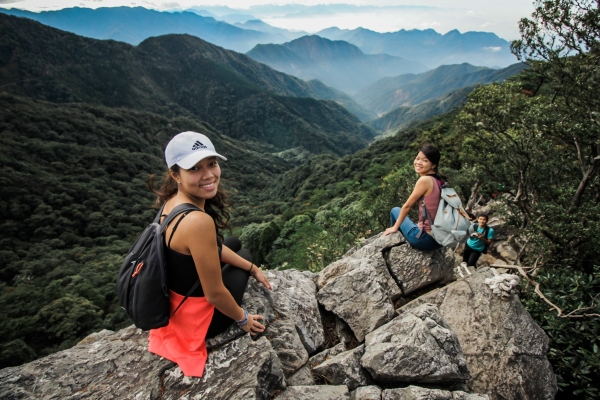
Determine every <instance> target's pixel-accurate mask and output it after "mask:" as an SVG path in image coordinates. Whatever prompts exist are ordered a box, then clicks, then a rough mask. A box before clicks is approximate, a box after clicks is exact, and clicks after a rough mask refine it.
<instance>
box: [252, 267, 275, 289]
mask: <svg viewBox="0 0 600 400" xmlns="http://www.w3.org/2000/svg"><path fill="white" fill-rule="evenodd" d="M250 275H252V277H253V278H254V279H256V280H257V281H258V282H260V283H262V284H263V286H264V287H266V288H267V289H269V290H273V288H272V287H271V283H270V282H269V280H268V279H267V277H266V275H265V274H264V273H263V272H262V271H261V269H260V268H258V267H257V266H254V268H252V271H250Z"/></svg>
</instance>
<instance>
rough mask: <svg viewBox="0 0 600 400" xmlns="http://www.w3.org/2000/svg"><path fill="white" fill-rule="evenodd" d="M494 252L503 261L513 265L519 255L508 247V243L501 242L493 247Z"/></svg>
mask: <svg viewBox="0 0 600 400" xmlns="http://www.w3.org/2000/svg"><path fill="white" fill-rule="evenodd" d="M495 250H496V252H498V254H499V255H500V257H502V258H503V259H505V260H506V261H508V262H510V263H511V264H514V263H515V262H516V261H517V258H518V257H519V255H518V254H517V252H516V251H515V249H514V248H513V247H512V246H511V245H510V243H508V242H505V241H502V242H499V243H497V244H496V246H495Z"/></svg>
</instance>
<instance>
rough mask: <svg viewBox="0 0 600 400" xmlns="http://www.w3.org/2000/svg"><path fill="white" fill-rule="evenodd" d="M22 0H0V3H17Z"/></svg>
mask: <svg viewBox="0 0 600 400" xmlns="http://www.w3.org/2000/svg"><path fill="white" fill-rule="evenodd" d="M20 1H23V0H0V4H10V3H18V2H20Z"/></svg>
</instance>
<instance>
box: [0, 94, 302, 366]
mask: <svg viewBox="0 0 600 400" xmlns="http://www.w3.org/2000/svg"><path fill="white" fill-rule="evenodd" d="M185 130H195V131H197V132H202V133H205V134H206V135H208V136H209V137H210V138H211V139H212V141H213V143H214V144H215V146H216V148H217V149H218V151H219V152H220V153H221V154H223V155H225V156H226V157H227V158H228V161H223V162H222V163H221V167H222V170H223V175H222V182H223V186H224V187H225V188H226V189H228V190H229V191H230V193H231V194H232V197H233V200H234V203H235V207H236V208H235V210H234V211H233V212H232V217H233V219H232V223H233V225H234V226H236V224H237V226H239V224H240V223H242V222H243V221H244V218H251V215H250V214H253V213H254V206H255V205H256V204H257V203H258V200H257V198H258V197H259V196H260V195H261V194H262V193H263V192H264V191H266V190H267V189H268V188H269V187H271V186H272V185H273V183H274V181H275V177H276V176H278V175H280V174H281V173H283V172H284V171H286V170H288V169H289V168H290V167H291V165H289V164H288V163H287V162H286V161H284V160H282V159H280V158H279V157H275V156H272V155H269V154H268V153H265V152H263V151H261V146H258V145H253V144H251V143H243V142H239V141H237V140H235V139H231V138H228V137H227V136H224V135H222V134H221V133H219V132H218V131H216V130H215V129H214V128H212V127H211V126H210V125H208V124H206V123H204V122H200V121H197V120H194V119H191V118H187V117H175V118H167V117H164V116H160V115H157V114H152V113H148V112H141V111H135V110H128V109H123V108H120V109H115V108H107V107H102V106H92V105H87V104H54V103H48V102H44V101H39V100H33V99H29V98H24V97H19V96H14V95H10V94H6V93H0V167H1V168H0V308H2V313H1V315H0V354H1V356H0V368H2V367H6V366H9V365H17V364H20V363H22V362H24V361H27V360H29V359H33V358H35V357H36V356H40V355H44V354H48V353H49V352H52V351H56V350H57V349H59V348H66V347H70V346H72V345H73V344H75V343H76V341H77V340H78V339H80V338H81V337H82V335H86V334H87V333H89V332H90V331H91V330H99V329H102V328H108V329H115V328H116V327H117V326H118V325H119V324H120V323H123V322H125V321H127V319H126V317H125V315H124V314H123V313H122V311H121V309H120V308H118V307H116V291H115V276H116V273H117V271H118V269H119V267H120V263H121V260H122V255H123V254H125V253H126V252H127V250H128V248H129V247H130V246H131V245H132V243H133V241H134V240H135V237H136V236H137V235H138V234H139V233H140V232H141V230H142V229H143V228H144V227H145V226H146V225H147V224H148V223H149V222H151V221H152V219H153V218H154V215H155V213H156V210H153V209H152V205H153V202H154V199H155V196H154V195H153V194H152V193H151V191H150V190H149V189H148V187H147V185H146V179H147V178H148V176H149V175H150V174H158V175H162V173H164V172H165V171H166V165H165V161H164V156H163V154H164V153H163V152H164V147H165V145H166V143H167V142H168V141H169V140H170V138H171V137H172V136H173V135H175V134H176V133H178V132H181V131H185Z"/></svg>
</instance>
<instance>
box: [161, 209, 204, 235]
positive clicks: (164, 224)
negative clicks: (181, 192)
mask: <svg viewBox="0 0 600 400" xmlns="http://www.w3.org/2000/svg"><path fill="white" fill-rule="evenodd" d="M161 211H162V209H161ZM186 211H202V212H204V210H202V209H200V208H198V207H196V206H195V205H193V204H190V203H182V204H180V205H178V206H177V207H175V208H173V209H172V210H171V212H170V213H169V215H167V217H166V218H165V219H164V221H163V222H161V223H160V226H161V228H162V229H161V231H162V232H164V230H165V229H167V226H169V224H170V223H171V221H173V220H174V219H175V218H176V217H177V216H178V215H179V214H181V213H183V212H186ZM159 218H160V217H159Z"/></svg>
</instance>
